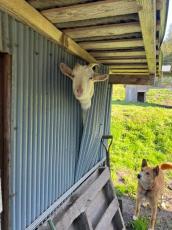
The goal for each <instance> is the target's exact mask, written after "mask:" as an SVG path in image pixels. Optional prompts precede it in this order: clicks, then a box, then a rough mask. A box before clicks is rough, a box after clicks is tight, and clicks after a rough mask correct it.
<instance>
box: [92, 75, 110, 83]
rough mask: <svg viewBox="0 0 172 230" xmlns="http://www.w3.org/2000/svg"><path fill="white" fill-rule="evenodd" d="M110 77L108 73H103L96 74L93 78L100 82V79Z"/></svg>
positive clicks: (103, 79) (104, 79)
mask: <svg viewBox="0 0 172 230" xmlns="http://www.w3.org/2000/svg"><path fill="white" fill-rule="evenodd" d="M108 78H109V75H108V74H102V75H94V76H93V78H92V80H93V81H94V82H98V81H106V80H107V79H108Z"/></svg>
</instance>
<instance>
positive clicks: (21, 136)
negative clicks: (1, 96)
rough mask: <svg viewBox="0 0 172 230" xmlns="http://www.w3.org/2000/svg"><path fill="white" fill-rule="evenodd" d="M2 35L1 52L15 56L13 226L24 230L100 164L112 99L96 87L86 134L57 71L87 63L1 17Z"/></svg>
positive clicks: (66, 81)
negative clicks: (102, 141)
mask: <svg viewBox="0 0 172 230" xmlns="http://www.w3.org/2000/svg"><path fill="white" fill-rule="evenodd" d="M0 33H1V36H0V50H1V51H4V52H9V53H10V54H12V98H11V100H12V108H11V111H12V112H11V124H12V125H11V160H10V165H11V168H10V195H11V196H10V225H11V229H13V230H23V229H25V228H26V227H27V226H29V225H30V224H31V223H32V222H34V221H35V219H36V218H38V217H39V216H40V215H41V214H42V213H43V212H44V211H45V210H46V209H47V208H48V207H50V206H51V205H52V204H53V203H54V201H56V200H57V199H58V198H59V197H60V196H61V195H62V194H64V193H65V192H66V191H67V190H68V189H69V188H70V187H71V186H72V185H74V184H75V183H76V182H77V181H78V180H79V179H80V178H81V177H82V176H83V175H85V173H86V172H88V170H89V169H91V168H92V167H93V166H94V165H95V164H96V163H97V162H98V161H99V160H101V159H102V157H103V154H102V153H101V152H100V138H101V135H102V134H103V130H104V129H105V127H104V122H105V120H106V125H108V123H109V118H107V117H108V116H105V114H106V113H105V112H106V110H107V102H108V109H109V99H110V96H108V97H107V95H110V93H107V88H108V84H107V82H106V83H100V84H99V83H97V84H96V88H95V95H94V98H93V105H92V108H91V110H90V111H89V112H88V113H87V121H86V124H85V127H84V128H83V127H82V124H83V123H82V111H81V108H80V105H79V103H78V102H77V101H76V100H75V98H74V96H73V93H72V82H71V80H70V79H68V78H66V77H64V76H63V75H62V74H61V73H60V70H59V67H58V66H59V63H60V62H65V63H67V64H68V65H69V66H71V67H73V66H74V64H75V63H76V62H78V63H82V64H83V63H84V61H82V60H81V59H79V58H77V57H75V56H73V55H71V54H69V53H67V52H66V51H65V50H64V49H63V48H61V47H59V46H57V45H56V44H54V43H52V42H50V41H48V40H47V39H46V38H44V37H43V36H41V35H39V34H38V33H37V32H35V31H33V30H32V29H31V28H29V27H27V26H26V25H23V24H22V23H19V22H17V21H16V20H15V19H14V18H12V17H10V16H8V15H7V14H5V13H2V12H1V13H0ZM102 71H104V72H106V71H107V70H106V68H103V67H102ZM108 91H109V90H108ZM106 98H107V100H106ZM108 98H109V99H108ZM107 114H109V113H107ZM107 119H108V120H107ZM82 134H83V135H82ZM86 144H87V145H88V146H90V147H89V148H88V149H85V148H84V146H86ZM80 146H81V149H80Z"/></svg>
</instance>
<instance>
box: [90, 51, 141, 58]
mask: <svg viewBox="0 0 172 230" xmlns="http://www.w3.org/2000/svg"><path fill="white" fill-rule="evenodd" d="M90 54H91V55H92V56H93V57H95V58H105V57H134V56H145V51H121V52H120V51H116V52H115V51H109V52H107V51H104V52H100V51H99V52H90Z"/></svg>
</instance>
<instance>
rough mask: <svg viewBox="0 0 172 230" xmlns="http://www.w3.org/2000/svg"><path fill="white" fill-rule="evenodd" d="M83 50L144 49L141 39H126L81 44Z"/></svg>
mask: <svg viewBox="0 0 172 230" xmlns="http://www.w3.org/2000/svg"><path fill="white" fill-rule="evenodd" d="M78 44H79V45H80V46H81V47H82V48H83V49H86V50H114V49H125V48H132V47H134V48H136V47H144V44H143V41H142V40H141V39H125V40H120V41H97V42H79V43H78Z"/></svg>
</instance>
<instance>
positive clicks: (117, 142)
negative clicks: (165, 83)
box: [110, 87, 172, 196]
mask: <svg viewBox="0 0 172 230" xmlns="http://www.w3.org/2000/svg"><path fill="white" fill-rule="evenodd" d="M118 90H119V91H120V90H121V91H124V90H123V89H122V88H120V87H119V88H118ZM115 93H116V92H115ZM158 94H159V92H158ZM120 95H122V98H124V96H123V95H124V93H121V92H118V94H117V98H116V95H115V94H113V103H112V114H111V115H112V116H111V133H112V135H113V136H114V141H113V145H112V148H111V156H110V157H111V171H112V179H113V182H114V184H115V188H116V189H117V191H118V195H123V194H127V195H130V196H135V194H136V187H137V179H136V175H137V173H138V172H139V170H140V165H141V161H142V159H143V158H145V159H147V160H148V162H149V164H150V165H152V166H155V165H157V164H159V163H162V162H165V161H172V159H171V157H172V109H166V108H160V107H158V106H155V105H154V106H152V104H149V103H139V104H131V103H129V104H127V103H125V102H124V101H122V100H121V101H119V100H120ZM169 98H170V96H169ZM116 99H118V101H116ZM152 101H154V98H153V99H152V100H151V102H152ZM157 103H158V101H157V100H155V104H157ZM169 176H172V173H171V172H168V175H167V177H169Z"/></svg>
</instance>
